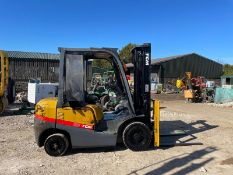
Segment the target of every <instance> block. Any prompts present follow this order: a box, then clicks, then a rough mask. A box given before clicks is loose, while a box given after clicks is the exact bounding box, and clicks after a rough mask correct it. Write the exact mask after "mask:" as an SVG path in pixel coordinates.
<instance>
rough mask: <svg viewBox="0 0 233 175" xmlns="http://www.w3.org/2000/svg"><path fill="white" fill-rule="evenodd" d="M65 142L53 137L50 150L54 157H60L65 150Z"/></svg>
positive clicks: (49, 146) (49, 145)
mask: <svg viewBox="0 0 233 175" xmlns="http://www.w3.org/2000/svg"><path fill="white" fill-rule="evenodd" d="M65 147H66V145H65V141H64V140H63V139H61V138H59V137H52V138H51V139H50V142H49V144H48V149H49V151H50V152H51V153H52V154H53V155H60V154H61V153H63V151H64V150H65Z"/></svg>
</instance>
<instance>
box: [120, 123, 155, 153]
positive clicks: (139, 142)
mask: <svg viewBox="0 0 233 175" xmlns="http://www.w3.org/2000/svg"><path fill="white" fill-rule="evenodd" d="M123 142H124V144H125V146H126V147H127V148H129V149H130V150H133V151H143V150H146V149H148V147H149V146H150V143H151V134H150V129H149V128H148V126H147V125H145V124H144V123H142V122H133V123H131V124H129V125H128V126H127V127H126V128H125V130H124V131H123Z"/></svg>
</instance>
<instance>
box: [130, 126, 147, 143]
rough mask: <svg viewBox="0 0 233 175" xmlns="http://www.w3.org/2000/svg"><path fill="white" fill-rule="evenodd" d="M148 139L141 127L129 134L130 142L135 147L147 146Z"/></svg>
mask: <svg viewBox="0 0 233 175" xmlns="http://www.w3.org/2000/svg"><path fill="white" fill-rule="evenodd" d="M147 137H148V136H147V134H146V133H145V132H143V130H142V129H141V128H139V127H137V128H134V129H132V130H131V131H130V133H129V140H130V142H131V144H134V145H145V144H146V142H147V140H148V139H147Z"/></svg>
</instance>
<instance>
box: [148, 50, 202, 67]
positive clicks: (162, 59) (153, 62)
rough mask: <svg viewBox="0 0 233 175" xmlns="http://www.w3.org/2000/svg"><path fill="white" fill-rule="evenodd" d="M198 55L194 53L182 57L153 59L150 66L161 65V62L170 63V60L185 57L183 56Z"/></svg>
mask: <svg viewBox="0 0 233 175" xmlns="http://www.w3.org/2000/svg"><path fill="white" fill-rule="evenodd" d="M193 54H195V55H198V54H196V53H188V54H183V55H176V56H170V57H165V58H156V59H153V60H152V61H151V64H152V65H153V64H160V63H163V62H166V61H170V60H175V59H178V58H182V57H185V56H190V55H193Z"/></svg>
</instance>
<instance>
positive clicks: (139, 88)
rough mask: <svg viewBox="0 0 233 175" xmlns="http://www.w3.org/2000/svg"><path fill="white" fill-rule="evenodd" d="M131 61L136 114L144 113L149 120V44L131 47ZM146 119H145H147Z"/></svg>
mask: <svg viewBox="0 0 233 175" xmlns="http://www.w3.org/2000/svg"><path fill="white" fill-rule="evenodd" d="M132 62H133V64H134V93H133V100H134V109H135V113H136V115H145V117H146V118H147V119H148V122H149V121H150V109H151V98H150V90H151V85H150V65H151V44H150V43H146V44H143V45H140V46H136V47H135V48H133V49H132ZM147 119H146V120H147Z"/></svg>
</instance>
